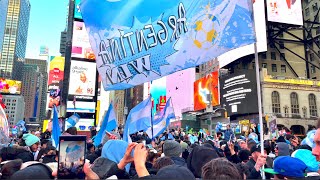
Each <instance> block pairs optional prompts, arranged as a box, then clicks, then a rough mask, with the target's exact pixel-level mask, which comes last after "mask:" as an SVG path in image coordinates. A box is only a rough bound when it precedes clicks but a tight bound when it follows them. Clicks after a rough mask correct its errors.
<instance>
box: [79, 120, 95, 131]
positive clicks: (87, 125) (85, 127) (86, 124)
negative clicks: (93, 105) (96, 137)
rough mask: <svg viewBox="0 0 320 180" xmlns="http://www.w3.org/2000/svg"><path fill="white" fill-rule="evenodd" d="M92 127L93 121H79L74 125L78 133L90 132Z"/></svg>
mask: <svg viewBox="0 0 320 180" xmlns="http://www.w3.org/2000/svg"><path fill="white" fill-rule="evenodd" d="M92 126H94V119H79V122H78V123H77V124H76V128H77V130H78V131H90V129H91V127H92Z"/></svg>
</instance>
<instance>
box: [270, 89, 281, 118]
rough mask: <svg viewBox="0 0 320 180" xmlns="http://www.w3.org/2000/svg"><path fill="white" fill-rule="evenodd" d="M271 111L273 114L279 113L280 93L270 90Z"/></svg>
mask: <svg viewBox="0 0 320 180" xmlns="http://www.w3.org/2000/svg"><path fill="white" fill-rule="evenodd" d="M271 97H272V112H273V113H275V114H280V113H281V110H280V95H279V93H278V92H277V91H273V92H272V95H271Z"/></svg>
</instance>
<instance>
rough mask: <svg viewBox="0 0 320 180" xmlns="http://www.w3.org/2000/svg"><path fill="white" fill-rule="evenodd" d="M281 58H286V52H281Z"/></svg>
mask: <svg viewBox="0 0 320 180" xmlns="http://www.w3.org/2000/svg"><path fill="white" fill-rule="evenodd" d="M280 60H282V61H284V60H286V54H285V53H281V54H280Z"/></svg>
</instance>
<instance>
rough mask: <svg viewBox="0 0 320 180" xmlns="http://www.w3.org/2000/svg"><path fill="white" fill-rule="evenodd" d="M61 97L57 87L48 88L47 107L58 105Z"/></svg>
mask: <svg viewBox="0 0 320 180" xmlns="http://www.w3.org/2000/svg"><path fill="white" fill-rule="evenodd" d="M60 99H61V90H60V88H58V89H50V90H49V104H48V108H53V106H60Z"/></svg>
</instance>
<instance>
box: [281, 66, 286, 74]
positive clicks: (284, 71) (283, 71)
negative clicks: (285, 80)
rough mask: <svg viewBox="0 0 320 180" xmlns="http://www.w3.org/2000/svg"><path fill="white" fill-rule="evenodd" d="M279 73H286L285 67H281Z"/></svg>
mask: <svg viewBox="0 0 320 180" xmlns="http://www.w3.org/2000/svg"><path fill="white" fill-rule="evenodd" d="M281 72H282V73H286V72H287V67H286V65H281Z"/></svg>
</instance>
